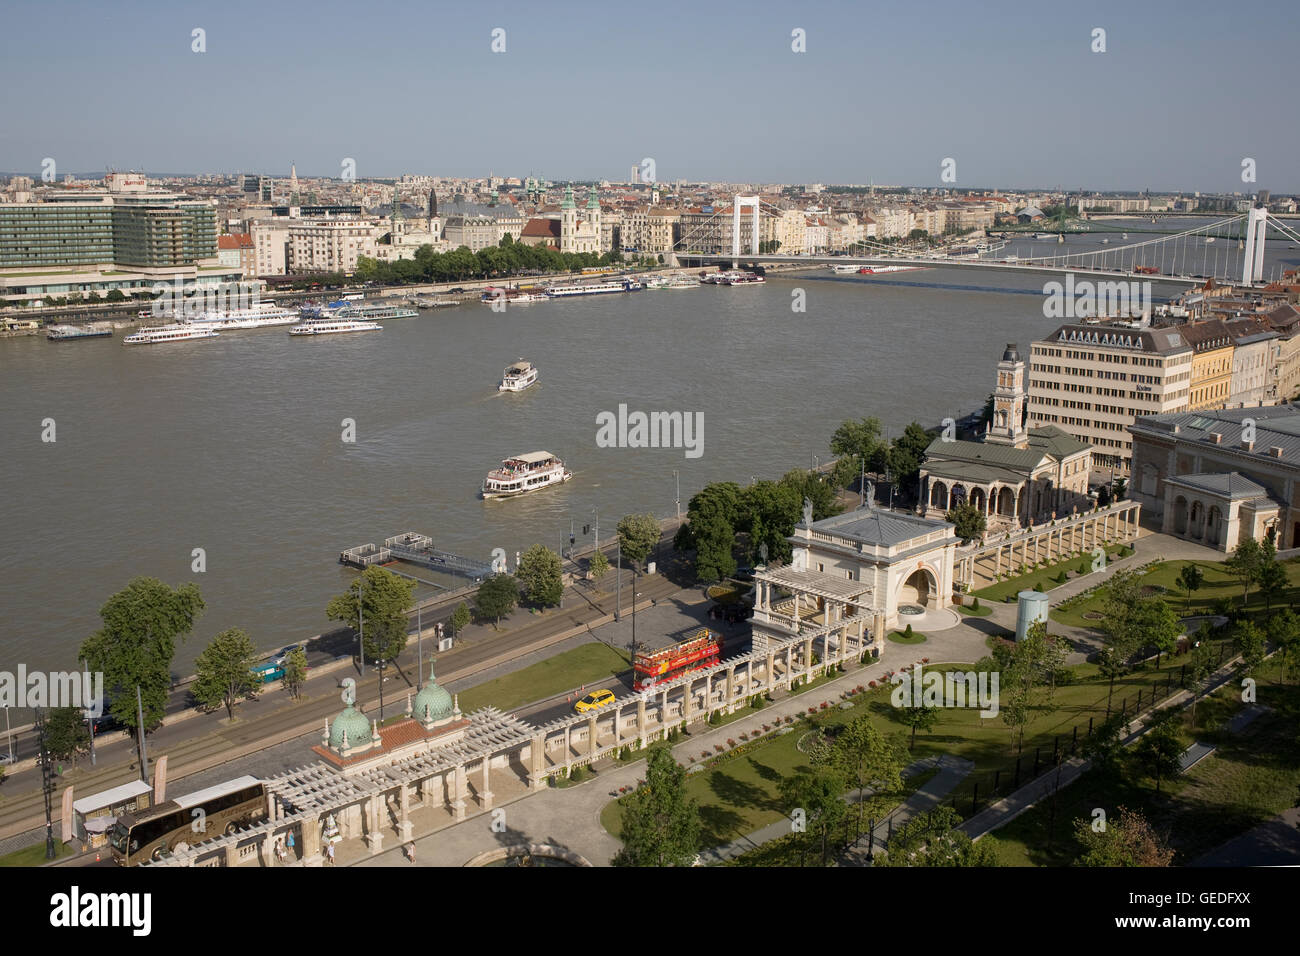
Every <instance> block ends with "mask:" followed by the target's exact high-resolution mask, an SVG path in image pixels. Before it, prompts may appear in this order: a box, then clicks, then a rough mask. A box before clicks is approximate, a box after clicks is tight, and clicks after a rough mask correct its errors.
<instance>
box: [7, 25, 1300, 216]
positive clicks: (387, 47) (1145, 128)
mask: <svg viewBox="0 0 1300 956" xmlns="http://www.w3.org/2000/svg"><path fill="white" fill-rule="evenodd" d="M1013 7H1014V8H1015V12H1003V13H1001V14H1000V15H999V16H998V17H997V18H996V20H995V19H993V18H990V17H988V16H986V15H985V14H983V12H981V11H977V10H969V9H965V8H962V7H959V6H957V5H955V4H948V3H943V4H939V5H937V7H935V8H930V9H928V10H925V11H922V10H917V11H916V12H912V11H887V12H881V13H875V12H872V11H865V10H858V9H854V8H851V7H840V6H839V5H833V4H828V5H822V6H821V7H819V8H815V9H809V8H807V7H787V6H786V5H781V4H775V3H760V4H756V5H747V6H744V7H741V6H737V5H731V6H726V7H723V8H720V9H718V8H713V9H707V10H699V9H696V8H690V7H686V6H684V5H680V4H671V3H670V4H666V5H656V7H655V8H654V9H652V10H646V11H634V12H633V13H632V14H630V15H627V14H625V15H622V16H619V17H613V18H611V17H609V15H608V10H607V9H606V8H601V7H598V6H592V5H587V4H581V3H579V4H572V5H568V6H566V7H565V9H564V10H563V11H561V12H560V13H559V14H558V15H555V14H552V15H539V14H538V13H537V12H536V11H535V10H533V9H529V8H527V7H524V6H522V5H518V4H502V5H500V6H499V7H497V8H495V9H491V10H486V11H484V12H480V11H478V10H475V11H467V10H450V11H431V10H428V9H426V8H422V7H417V6H412V5H408V4H401V3H398V4H392V5H389V6H387V7H382V8H377V9H375V10H374V11H373V13H371V14H370V15H369V16H368V18H367V20H366V21H365V24H366V25H367V26H366V28H363V29H359V30H356V31H353V32H351V33H349V35H348V40H347V42H346V44H340V43H339V41H338V40H337V28H338V23H339V14H344V15H349V14H352V12H353V11H352V8H349V7H345V6H343V5H340V4H331V3H322V4H314V5H313V6H312V7H311V8H310V14H311V15H310V17H309V16H308V15H307V14H308V8H306V7H304V6H289V7H287V8H279V7H277V8H275V9H273V10H265V9H263V8H256V13H257V16H256V18H255V19H254V21H252V22H256V23H257V24H258V30H257V31H256V32H255V33H250V32H249V31H247V30H246V29H245V28H244V27H243V26H240V25H238V24H242V23H244V22H246V19H245V14H247V15H250V16H251V14H252V13H253V12H254V9H255V8H253V7H252V6H251V5H249V4H243V3H235V4H232V5H228V6H226V7H223V8H221V13H222V17H221V19H220V20H213V21H212V22H210V23H204V22H202V21H203V20H204V15H203V13H202V12H201V11H194V10H182V11H178V10H174V9H170V8H167V7H165V6H162V5H158V4H153V3H142V4H137V5H135V6H134V7H133V8H132V9H133V10H134V11H136V13H137V16H135V17H134V18H133V19H131V20H130V21H127V20H125V19H124V18H123V17H122V16H121V15H120V14H118V13H108V12H104V11H101V10H98V9H96V8H92V7H89V6H87V5H84V4H81V3H77V2H69V3H64V4H56V5H53V6H41V7H37V6H35V5H27V6H19V7H18V8H16V9H14V10H12V11H10V22H9V26H10V29H9V30H8V31H7V32H6V34H5V39H3V40H0V49H3V50H4V51H5V54H6V56H5V64H6V65H5V66H4V67H3V68H2V69H3V72H2V73H0V75H2V76H4V77H5V78H6V80H7V82H8V85H9V87H10V89H11V90H14V91H16V93H17V94H18V95H17V96H15V97H14V100H13V103H12V105H11V107H10V110H9V120H10V124H11V129H12V130H16V131H20V135H18V136H13V135H11V136H8V137H6V145H5V146H4V147H3V148H0V167H4V168H6V169H11V170H13V171H14V172H18V173H23V174H27V175H30V174H32V172H39V171H40V169H41V163H42V161H43V160H44V159H45V158H46V157H50V158H53V159H55V161H56V163H57V167H58V169H59V171H60V173H62V172H63V171H74V170H79V171H85V170H98V169H104V168H109V167H112V168H117V169H144V170H146V171H150V170H194V171H196V172H200V174H201V171H203V170H213V171H222V172H227V171H228V172H230V173H234V172H238V171H245V172H255V171H258V172H264V173H265V172H268V171H272V170H276V171H279V170H283V169H286V168H287V165H288V163H289V162H296V163H297V165H298V170H299V175H300V176H302V177H323V176H324V177H329V176H333V177H337V176H339V175H340V169H341V164H342V162H343V160H344V159H348V158H351V159H354V160H355V162H356V175H357V177H358V178H362V179H371V178H387V177H392V176H395V175H400V174H401V173H402V172H403V171H412V170H430V171H435V170H436V171H437V172H438V173H439V174H440V175H444V176H448V177H468V176H481V175H484V174H485V173H486V172H489V171H491V172H496V173H498V174H506V173H508V174H510V175H528V174H529V173H532V174H535V175H540V176H547V175H548V174H549V178H554V177H555V174H556V173H557V172H563V173H564V175H565V176H566V177H567V178H572V179H574V180H592V179H597V180H600V179H613V180H617V179H619V178H620V177H621V176H623V175H626V173H625V172H624V171H626V170H627V169H629V168H630V166H631V165H633V164H635V163H637V162H639V161H640V160H641V159H642V158H646V157H649V158H652V159H654V160H655V162H656V165H657V167H658V177H657V178H659V179H660V180H667V181H673V180H677V179H685V180H687V181H690V182H699V181H707V182H722V181H736V182H764V183H777V182H796V183H797V182H808V181H821V182H834V183H864V182H877V183H891V184H904V185H913V186H926V185H932V186H934V187H944V186H948V187H953V188H959V189H966V188H976V187H979V186H986V185H987V186H993V185H999V184H1002V185H1003V188H1051V187H1052V186H1060V187H1062V188H1064V189H1070V190H1074V189H1078V188H1086V189H1090V190H1093V189H1095V190H1142V189H1146V188H1151V189H1155V190H1162V191H1184V192H1188V191H1201V192H1225V193H1231V192H1242V193H1249V192H1253V191H1255V189H1256V188H1267V189H1271V190H1272V191H1273V192H1274V193H1286V192H1294V191H1300V177H1297V175H1296V173H1295V172H1294V171H1293V167H1292V166H1291V164H1290V163H1289V162H1288V160H1289V158H1290V157H1291V156H1293V155H1294V154H1295V152H1296V150H1297V146H1300V133H1297V132H1296V131H1295V130H1294V128H1292V127H1290V126H1289V125H1288V124H1286V123H1283V122H1279V116H1280V115H1284V113H1283V111H1284V109H1285V105H1286V104H1285V99H1284V97H1285V94H1284V92H1283V91H1284V90H1286V89H1288V81H1289V76H1288V75H1287V73H1286V62H1287V57H1286V53H1287V45H1288V44H1287V41H1288V39H1289V36H1290V35H1292V34H1293V32H1294V31H1287V30H1286V29H1284V27H1285V26H1286V25H1287V24H1288V23H1289V22H1290V21H1293V20H1294V19H1295V14H1294V12H1293V11H1291V10H1290V9H1289V8H1288V7H1286V6H1285V5H1283V4H1281V3H1276V2H1267V0H1266V2H1259V3H1254V4H1249V5H1248V7H1249V9H1248V10H1246V11H1243V12H1241V14H1240V15H1238V16H1235V17H1234V18H1233V19H1232V21H1230V22H1227V23H1220V22H1218V21H1215V20H1211V19H1210V13H1211V8H1210V7H1209V5H1208V4H1191V5H1179V6H1173V5H1169V4H1155V5H1151V6H1149V7H1145V8H1143V9H1141V10H1132V9H1129V8H1127V7H1124V6H1121V5H1118V4H1108V5H1101V6H1100V7H1096V8H1090V9H1088V10H1086V11H1083V12H1079V13H1071V12H1068V11H1060V10H1050V11H1041V10H1038V9H1036V8H1034V7H1032V6H1029V5H1022V4H1015V5H1013ZM214 14H215V9H214ZM53 17H59V18H61V19H70V20H74V21H75V22H79V23H82V24H83V26H84V27H86V28H85V29H83V30H81V31H79V32H76V33H70V34H69V35H68V36H66V37H63V38H61V41H60V44H59V45H58V46H57V47H53V48H51V47H49V46H48V45H33V44H29V43H25V42H23V40H22V38H23V37H25V36H29V35H34V34H39V31H40V30H41V29H43V28H45V27H46V26H47V25H48V23H49V22H50V21H51V19H52V18H53ZM232 24H234V25H232ZM1007 24H1013V26H1010V27H1009V26H1007ZM128 27H129V29H128ZM498 29H500V30H504V31H505V33H504V34H502V35H499V36H496V35H494V31H495V30H498ZM1097 29H1102V30H1105V31H1106V32H1105V36H1104V40H1105V46H1106V49H1105V52H1093V51H1092V47H1094V46H1096V45H1097V40H1096V38H1095V36H1094V31H1095V30H1097ZM195 30H201V31H203V33H202V35H201V38H200V37H197V36H195V35H194V31H195ZM797 31H803V34H802V36H798V35H796V34H797ZM236 36H237V37H238V40H235V37H236ZM494 42H496V43H498V45H499V46H500V45H503V46H504V50H503V52H499V53H494V52H492V46H493V44H494ZM800 45H802V47H803V50H804V52H795V50H794V49H793V47H796V46H800ZM196 46H201V47H202V52H196V51H195V50H194V49H193V48H194V47H196ZM122 49H125V50H128V51H129V53H128V55H126V56H122V55H121V53H120V50H122ZM408 49H409V50H410V51H411V52H410V53H409V54H408V53H406V52H405V51H406V50H408ZM1225 51H1228V52H1226V53H1225ZM1243 63H1245V64H1247V65H1248V67H1249V68H1248V69H1247V70H1245V71H1244V78H1242V79H1233V80H1231V81H1229V82H1224V80H1223V70H1224V68H1225V66H1224V65H1225V64H1227V65H1228V66H1230V68H1231V69H1232V71H1233V74H1234V76H1237V75H1239V74H1243V71H1242V69H1241V66H1242V64H1243ZM354 64H356V65H358V66H354ZM105 77H108V78H109V81H108V82H105ZM160 77H166V78H167V80H168V81H167V82H165V83H160V82H159V79H160ZM146 91H147V96H144V95H142V94H144V93H145V92H146ZM51 104H58V105H59V107H60V108H59V109H57V110H55V109H51V108H50V105H51ZM227 104H228V105H227ZM530 107H532V111H530V110H529V108H530ZM493 115H500V116H501V117H503V118H501V119H499V120H498V119H492V118H491V117H492V116H493ZM70 117H71V118H73V119H75V120H76V122H75V123H69V122H68V119H69V118H70ZM151 117H155V118H153V119H151ZM1216 117H1217V118H1219V119H1218V121H1217V123H1216V126H1215V127H1214V135H1213V136H1207V135H1206V134H1205V128H1206V124H1207V123H1208V122H1210V121H1211V120H1213V119H1214V118H1216ZM787 123H788V126H787V125H786V124H787ZM1224 123H1226V124H1227V125H1224ZM1179 144H1183V147H1184V148H1180V145H1179ZM1192 144H1194V148H1191V145H1192ZM304 147H306V148H304ZM810 153H812V154H813V155H815V157H816V159H815V163H814V162H810V159H809V154H810ZM947 159H951V160H954V161H955V163H954V164H953V171H954V173H955V179H953V180H951V181H945V180H943V179H941V174H942V171H943V168H944V167H943V162H944V160H947ZM1246 159H1252V160H1254V162H1255V167H1256V173H1255V181H1254V182H1245V181H1243V180H1242V163H1243V161H1244V160H1246ZM154 174H155V175H157V173H154ZM274 174H275V175H280V174H281V173H279V172H277V173H274Z"/></svg>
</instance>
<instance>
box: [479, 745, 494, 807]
mask: <svg viewBox="0 0 1300 956" xmlns="http://www.w3.org/2000/svg"><path fill="white" fill-rule="evenodd" d="M491 772H492V755H491V754H490V753H489V754H484V755H483V792H482V793H481V794H479V804H480V805H481V806H482V807H483V809H484V810H491V809H492V787H491V782H490V781H489V779H488V777H489V775H490V774H491Z"/></svg>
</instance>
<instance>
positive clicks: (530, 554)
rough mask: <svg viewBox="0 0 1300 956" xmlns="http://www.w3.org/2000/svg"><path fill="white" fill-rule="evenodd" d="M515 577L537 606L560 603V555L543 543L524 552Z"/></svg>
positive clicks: (562, 591)
mask: <svg viewBox="0 0 1300 956" xmlns="http://www.w3.org/2000/svg"><path fill="white" fill-rule="evenodd" d="M516 577H517V578H518V579H519V581H520V583H521V584H523V586H524V593H525V594H526V595H527V596H528V600H530V601H532V602H533V603H534V604H536V605H538V606H539V607H552V606H555V605H558V604H559V603H560V596H561V595H562V594H563V593H564V581H563V578H562V574H561V570H560V556H559V555H558V554H556V553H555V552H554V551H552V550H551V549H550V548H548V547H546V546H545V545H541V544H535V545H533V546H532V547H531V548H529V549H528V550H527V551H525V552H524V556H523V557H522V558H520V559H519V570H518V571H517V572H516Z"/></svg>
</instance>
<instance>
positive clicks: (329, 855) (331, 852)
mask: <svg viewBox="0 0 1300 956" xmlns="http://www.w3.org/2000/svg"><path fill="white" fill-rule="evenodd" d="M325 856H326V857H327V858H328V859H329V861H330V866H333V865H334V844H333V843H330V845H329V849H327V850H326V851H325Z"/></svg>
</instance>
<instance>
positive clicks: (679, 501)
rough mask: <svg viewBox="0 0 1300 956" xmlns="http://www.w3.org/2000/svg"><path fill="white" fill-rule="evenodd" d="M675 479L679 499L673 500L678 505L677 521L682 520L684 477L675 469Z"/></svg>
mask: <svg viewBox="0 0 1300 956" xmlns="http://www.w3.org/2000/svg"><path fill="white" fill-rule="evenodd" d="M673 479H674V480H675V481H676V482H677V497H676V498H675V499H673V500H674V501H675V503H676V504H677V520H678V521H681V520H682V476H681V475H680V474H679V473H678V471H677V469H676V468H674V469H673Z"/></svg>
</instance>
